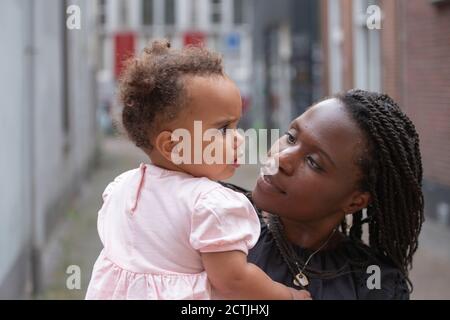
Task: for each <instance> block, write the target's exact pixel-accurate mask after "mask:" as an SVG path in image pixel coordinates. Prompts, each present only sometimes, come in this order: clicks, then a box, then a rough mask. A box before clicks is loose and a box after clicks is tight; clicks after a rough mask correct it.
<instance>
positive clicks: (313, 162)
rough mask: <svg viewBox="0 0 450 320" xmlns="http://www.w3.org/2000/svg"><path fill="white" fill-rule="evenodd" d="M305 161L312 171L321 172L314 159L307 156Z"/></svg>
mask: <svg viewBox="0 0 450 320" xmlns="http://www.w3.org/2000/svg"><path fill="white" fill-rule="evenodd" d="M306 161H307V162H308V164H309V166H310V167H311V168H313V169H314V170H317V171H321V170H322V167H321V166H319V165H318V164H317V162H316V161H314V159H313V158H312V157H311V156H307V157H306Z"/></svg>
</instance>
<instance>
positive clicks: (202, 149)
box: [172, 76, 243, 180]
mask: <svg viewBox="0 0 450 320" xmlns="http://www.w3.org/2000/svg"><path fill="white" fill-rule="evenodd" d="M185 86H186V90H187V93H188V100H187V106H186V108H185V111H182V112H181V113H180V115H179V117H178V119H177V120H176V125H177V127H178V128H184V129H187V130H188V131H189V133H190V136H191V157H190V159H191V161H190V164H180V165H179V167H180V168H181V169H183V170H184V171H186V172H188V173H190V174H192V175H193V176H197V177H208V178H210V179H212V180H223V179H227V178H229V177H231V176H232V175H233V174H234V171H235V170H236V168H237V167H238V165H237V164H236V162H237V157H238V155H237V149H238V147H239V146H240V145H241V144H242V142H243V137H242V136H241V135H239V134H238V132H237V131H236V130H235V129H236V128H237V124H238V122H239V119H240V118H241V113H242V99H241V95H240V93H239V89H238V88H237V86H236V85H235V84H234V82H233V81H231V80H230V79H229V78H227V77H222V76H210V77H200V76H194V77H188V78H186V79H185ZM200 127H201V128H200ZM227 129H229V130H228V133H227V131H226V130H227ZM205 133H206V135H205ZM208 134H209V135H210V136H213V137H212V138H211V137H210V138H208V137H207V135H208ZM204 140H206V141H204ZM196 144H197V145H196ZM185 146H186V145H185ZM179 147H180V145H179ZM185 151H186V150H184V151H183V152H185ZM174 152H175V153H176V154H178V156H180V155H186V154H183V152H182V153H181V154H180V153H179V152H178V153H177V147H175V148H174ZM172 158H173V157H172ZM172 160H173V159H172ZM195 160H200V161H201V163H200V164H199V163H198V162H197V163H194V161H195Z"/></svg>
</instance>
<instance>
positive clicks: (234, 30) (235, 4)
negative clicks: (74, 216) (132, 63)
mask: <svg viewBox="0 0 450 320" xmlns="http://www.w3.org/2000/svg"><path fill="white" fill-rule="evenodd" d="M252 2H253V0H126V1H124V0H98V1H97V6H98V11H97V12H98V23H99V43H100V48H101V49H100V51H99V53H100V56H99V61H100V66H99V67H100V70H101V73H100V77H99V83H100V87H104V88H107V92H106V93H105V96H109V97H112V98H113V97H114V87H115V81H116V80H117V77H118V76H119V74H120V71H121V64H122V61H123V60H124V58H126V57H128V56H130V55H131V54H135V53H139V52H141V50H142V49H143V48H144V47H145V46H146V45H147V44H148V43H149V41H151V40H154V39H158V38H166V39H168V40H170V41H171V44H172V46H173V47H175V48H181V47H183V46H185V45H189V44H196V43H200V42H201V43H204V44H205V45H206V46H207V47H208V48H211V49H214V50H217V51H219V52H220V53H222V54H223V56H224V63H225V69H226V71H227V73H228V75H229V76H230V77H231V78H232V79H233V80H234V81H236V82H237V84H238V86H239V87H240V89H241V92H242V95H243V100H244V108H245V111H246V110H247V109H248V108H249V107H250V100H251V97H250V93H251V72H252V47H251V46H252V37H251V30H250V21H251V14H252V9H253V8H252V7H251V3H252ZM112 103H113V105H116V112H120V106H118V105H117V103H116V102H114V101H113V102H112Z"/></svg>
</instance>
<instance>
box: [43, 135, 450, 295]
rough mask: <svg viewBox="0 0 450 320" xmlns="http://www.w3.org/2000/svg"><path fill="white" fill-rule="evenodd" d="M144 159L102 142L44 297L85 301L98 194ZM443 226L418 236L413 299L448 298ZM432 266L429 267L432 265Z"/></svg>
mask: <svg viewBox="0 0 450 320" xmlns="http://www.w3.org/2000/svg"><path fill="white" fill-rule="evenodd" d="M142 161H146V160H145V157H144V155H143V153H141V152H140V151H139V150H138V149H137V148H135V147H134V146H133V145H132V144H131V143H129V142H127V141H125V140H122V139H112V138H107V139H105V140H104V142H103V144H102V154H101V159H100V165H99V167H98V169H97V170H96V171H94V173H93V174H92V176H91V177H90V179H89V180H88V181H87V182H86V184H85V186H84V187H83V188H82V194H80V196H79V198H78V199H77V200H76V201H75V202H74V203H73V205H72V207H71V208H68V210H67V213H66V217H67V219H66V222H65V223H64V225H63V226H61V228H59V230H58V232H57V234H55V235H54V237H53V239H52V240H51V241H50V245H49V247H48V248H47V250H46V254H47V257H48V258H49V259H48V260H50V261H53V262H54V263H53V264H54V268H50V267H49V268H48V269H46V275H45V279H44V281H45V284H46V290H45V292H44V293H43V295H42V296H41V297H39V298H43V299H83V298H84V294H85V291H86V288H87V285H88V282H89V279H90V275H91V274H90V273H91V271H92V266H93V264H94V262H95V259H96V257H97V256H98V254H99V252H100V250H101V243H100V240H99V238H98V235H97V229H96V220H97V211H98V209H99V208H100V206H101V193H102V192H103V189H104V188H105V186H106V185H107V183H108V182H109V181H111V180H112V179H113V178H114V177H115V176H117V175H118V174H120V173H121V172H123V171H126V170H129V169H130V168H135V167H137V166H138V165H139V163H140V162H142ZM256 176H257V169H256V168H254V166H253V167H252V166H248V167H247V166H244V167H243V168H241V169H240V171H239V172H238V174H236V175H235V177H234V178H233V179H232V182H234V183H236V184H239V185H241V186H243V187H246V188H252V187H253V184H254V181H255V178H256ZM443 228H444V227H441V226H437V225H434V224H432V223H431V222H427V223H426V224H425V226H424V229H423V232H422V239H421V242H420V248H419V251H418V253H417V255H416V259H415V264H414V269H413V271H412V273H411V279H412V281H413V283H414V284H415V291H414V293H413V295H412V298H413V299H450V290H449V289H448V288H449V287H450V273H449V272H448V271H449V270H450V252H448V247H449V245H450V233H449V232H448V230H444V229H443ZM430 262H432V263H430ZM70 265H77V266H79V267H80V269H81V289H80V290H76V289H75V290H68V289H67V288H66V278H67V276H68V275H67V274H66V269H67V267H68V266H70Z"/></svg>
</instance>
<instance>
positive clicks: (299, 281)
mask: <svg viewBox="0 0 450 320" xmlns="http://www.w3.org/2000/svg"><path fill="white" fill-rule="evenodd" d="M336 230H337V228H334V229H333V232H332V233H331V234H330V235H329V236H328V238H327V240H326V241H325V242H324V243H323V244H322V245H321V246H320V247H319V249H317V250H316V251H314V252H313V253H311V255H310V256H309V257H308V259H307V260H306V262H305V264H304V265H303V268H300V266H299V265H298V262H297V261H295V266H296V267H297V270H298V271H299V272H298V273H297V275H295V277H294V281H293V282H294V284H295V285H296V286H297V287H306V286H308V285H309V280H308V277H307V276H306V275H305V274H304V271H305V269H306V267H307V266H308V263H309V261H311V258H312V257H313V256H314V255H315V254H316V253H317V252H319V251H320V250H322V249H323V248H324V247H325V246H326V245H327V244H328V242H330V240H331V238H332V237H333V235H334V234H335V232H336Z"/></svg>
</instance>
